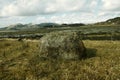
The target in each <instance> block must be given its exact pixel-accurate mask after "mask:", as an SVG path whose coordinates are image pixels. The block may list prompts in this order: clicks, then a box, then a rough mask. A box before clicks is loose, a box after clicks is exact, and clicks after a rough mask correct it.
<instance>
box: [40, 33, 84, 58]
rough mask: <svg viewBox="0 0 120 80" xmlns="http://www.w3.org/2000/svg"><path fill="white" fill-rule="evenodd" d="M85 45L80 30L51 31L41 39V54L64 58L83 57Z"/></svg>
mask: <svg viewBox="0 0 120 80" xmlns="http://www.w3.org/2000/svg"><path fill="white" fill-rule="evenodd" d="M84 55H85V47H84V44H83V42H82V41H81V40H80V35H79V32H76V31H58V32H51V33H49V34H47V35H45V36H44V37H42V38H41V40H40V56H42V57H50V58H63V59H81V58H82V57H83V56H84Z"/></svg>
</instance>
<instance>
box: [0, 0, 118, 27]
mask: <svg viewBox="0 0 120 80" xmlns="http://www.w3.org/2000/svg"><path fill="white" fill-rule="evenodd" d="M114 17H120V0H0V27H6V26H8V25H12V24H17V23H22V24H28V23H33V24H39V23H45V22H53V23H60V24H62V23H95V22H100V21H105V20H107V19H110V18H114Z"/></svg>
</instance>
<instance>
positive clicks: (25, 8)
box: [0, 0, 96, 16]
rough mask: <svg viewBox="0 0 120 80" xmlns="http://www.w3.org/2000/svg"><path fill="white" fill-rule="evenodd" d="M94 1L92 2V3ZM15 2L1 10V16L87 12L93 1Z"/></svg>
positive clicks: (24, 0)
mask: <svg viewBox="0 0 120 80" xmlns="http://www.w3.org/2000/svg"><path fill="white" fill-rule="evenodd" d="M92 1H94V2H92ZM87 2H88V1H87V0H16V1H13V2H12V3H10V4H9V5H7V6H4V7H3V8H2V9H1V13H0V15H2V16H29V15H39V14H50V13H58V12H72V11H88V10H87V9H88V8H89V7H90V6H91V4H92V5H93V6H94V5H95V4H96V3H95V0H91V1H89V3H87Z"/></svg>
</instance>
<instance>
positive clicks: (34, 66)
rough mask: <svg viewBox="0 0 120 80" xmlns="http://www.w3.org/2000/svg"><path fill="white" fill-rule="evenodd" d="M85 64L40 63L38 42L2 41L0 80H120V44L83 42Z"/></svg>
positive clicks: (66, 61)
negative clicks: (85, 55) (85, 49)
mask: <svg viewBox="0 0 120 80" xmlns="http://www.w3.org/2000/svg"><path fill="white" fill-rule="evenodd" d="M83 42H84V44H85V46H86V48H87V51H86V52H87V58H86V59H83V60H55V59H54V60H52V59H44V58H43V59H40V58H39V56H38V54H39V47H38V46H39V45H38V44H39V43H38V42H37V41H34V42H32V41H23V42H19V41H16V40H1V41H0V80H120V76H119V75H120V41H90V40H85V41H83Z"/></svg>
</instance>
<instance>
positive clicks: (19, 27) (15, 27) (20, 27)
mask: <svg viewBox="0 0 120 80" xmlns="http://www.w3.org/2000/svg"><path fill="white" fill-rule="evenodd" d="M59 26H60V25H59V24H56V23H41V24H31V23H30V24H21V23H18V24H14V25H10V26H7V27H5V28H1V29H0V30H28V29H37V28H51V27H59Z"/></svg>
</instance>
